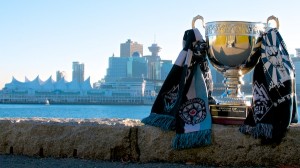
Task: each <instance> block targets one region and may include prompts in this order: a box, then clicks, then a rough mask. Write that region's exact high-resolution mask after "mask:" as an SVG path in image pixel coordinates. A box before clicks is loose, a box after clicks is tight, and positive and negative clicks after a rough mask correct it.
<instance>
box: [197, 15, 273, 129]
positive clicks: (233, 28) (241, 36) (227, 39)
mask: <svg viewBox="0 0 300 168" xmlns="http://www.w3.org/2000/svg"><path fill="white" fill-rule="evenodd" d="M198 19H199V20H202V24H203V27H204V28H205V37H206V42H207V44H208V50H207V55H208V58H209V61H210V63H211V64H212V66H213V67H214V68H215V69H216V70H217V71H218V72H220V73H221V74H222V75H223V77H224V80H223V83H224V85H225V91H224V93H223V94H222V95H221V96H220V97H221V98H220V99H218V100H217V101H218V102H219V103H218V104H217V105H210V111H211V114H212V117H213V122H214V123H220V124H242V123H243V121H244V120H245V118H246V117H247V114H248V109H249V107H250V102H249V100H247V99H246V98H245V96H244V95H243V94H242V93H241V85H242V84H243V83H244V81H243V76H244V75H245V74H246V73H248V72H249V71H251V70H252V69H253V68H254V67H255V65H256V64H257V62H258V59H259V56H260V55H259V56H257V54H256V51H259V48H260V43H261V42H260V40H259V38H260V37H261V35H262V33H264V32H265V30H266V29H267V27H266V25H268V22H269V20H275V21H276V24H277V28H278V27H279V21H278V18H276V17H274V16H270V17H269V18H268V19H267V23H266V24H264V23H262V22H247V21H214V22H207V23H204V19H203V17H202V16H200V15H198V16H196V17H194V18H193V20H192V27H193V28H195V22H196V20H198Z"/></svg>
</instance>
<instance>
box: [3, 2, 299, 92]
mask: <svg viewBox="0 0 300 168" xmlns="http://www.w3.org/2000/svg"><path fill="white" fill-rule="evenodd" d="M299 7H300V1H298V0H288V1H283V0H272V1H271V0H266V1H262V0H261V1H259V0H252V1H242V0H226V1H225V0H210V1H208V0H205V1H204V0H190V1H186V0H106V1H105V0H0V89H1V88H3V87H4V84H5V83H9V82H10V81H11V79H12V76H14V77H16V78H17V79H18V80H20V81H24V79H25V76H27V78H28V79H30V80H33V79H34V78H35V77H36V76H38V75H40V77H41V79H43V80H46V79H47V78H48V77H50V76H51V75H52V77H53V79H55V77H56V76H55V72H56V71H57V70H61V71H66V72H67V75H68V79H69V80H71V74H72V62H73V61H79V62H81V63H84V64H85V70H86V71H85V78H87V77H89V76H90V77H91V81H92V82H95V81H97V80H100V79H101V78H103V77H104V75H105V74H106V69H107V64H108V58H109V57H110V56H112V54H113V53H114V54H115V55H116V56H119V54H120V50H119V48H120V43H124V42H126V41H127V39H131V40H133V41H136V42H138V43H141V44H143V45H144V55H149V54H150V52H149V51H148V46H150V45H151V44H152V43H153V42H154V40H155V42H156V43H157V44H158V45H159V46H160V47H161V48H162V50H161V52H160V56H161V57H162V58H163V59H170V60H173V62H174V60H175V59H176V57H177V54H178V53H179V52H180V50H181V44H182V41H181V40H182V36H183V33H184V31H185V30H187V29H190V28H191V20H192V18H193V17H194V16H196V15H198V14H200V15H202V16H203V17H204V18H205V22H209V21H218V20H242V21H260V22H265V21H266V19H267V17H268V16H270V15H275V16H276V17H278V18H279V21H280V29H279V32H280V33H281V35H282V37H283V39H284V40H285V43H286V45H287V47H288V51H289V53H290V54H295V48H300V43H299V38H300V19H299V17H300V14H299V12H298V11H299ZM196 26H197V27H200V23H197V24H196ZM199 30H200V32H201V33H202V34H204V30H203V29H201V28H199Z"/></svg>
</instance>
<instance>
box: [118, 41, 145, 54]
mask: <svg viewBox="0 0 300 168" xmlns="http://www.w3.org/2000/svg"><path fill="white" fill-rule="evenodd" d="M134 52H139V53H140V54H141V55H143V45H142V44H139V43H137V42H133V41H131V39H128V40H127V41H126V42H125V43H121V44H120V57H131V56H132V54H133V53H134Z"/></svg>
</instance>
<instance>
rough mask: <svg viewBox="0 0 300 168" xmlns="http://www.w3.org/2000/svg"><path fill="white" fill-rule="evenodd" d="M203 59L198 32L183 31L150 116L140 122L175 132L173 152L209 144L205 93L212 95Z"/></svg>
mask: <svg viewBox="0 0 300 168" xmlns="http://www.w3.org/2000/svg"><path fill="white" fill-rule="evenodd" d="M202 57H203V58H202ZM205 57H206V43H205V41H204V40H203V38H202V35H201V34H200V32H199V31H198V29H191V30H187V31H185V34H184V37H183V49H182V51H181V52H180V53H179V55H178V57H177V60H176V61H175V63H174V65H173V67H172V69H171V71H170V72H169V74H168V76H167V78H166V80H165V81H164V83H163V85H162V88H161V89H160V91H159V93H158V96H157V98H156V100H155V102H154V104H153V106H152V109H151V113H150V115H149V116H148V117H146V118H144V119H143V120H142V122H143V123H144V124H147V125H152V126H156V127H160V128H162V129H164V130H176V137H175V138H174V140H173V148H175V149H183V148H191V147H196V146H201V145H207V144H210V141H211V139H210V135H211V115H210V112H209V107H208V91H207V90H209V91H210V93H211V91H212V80H211V75H210V71H209V69H208V64H207V60H206V59H205ZM201 69H203V72H202V70H201ZM203 75H205V77H206V79H204V77H203ZM206 83H207V84H206Z"/></svg>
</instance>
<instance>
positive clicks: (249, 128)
mask: <svg viewBox="0 0 300 168" xmlns="http://www.w3.org/2000/svg"><path fill="white" fill-rule="evenodd" d="M253 128H254V127H252V126H250V125H246V124H243V125H241V126H240V128H239V131H240V132H241V133H243V134H248V135H249V134H251V132H252V130H253Z"/></svg>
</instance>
